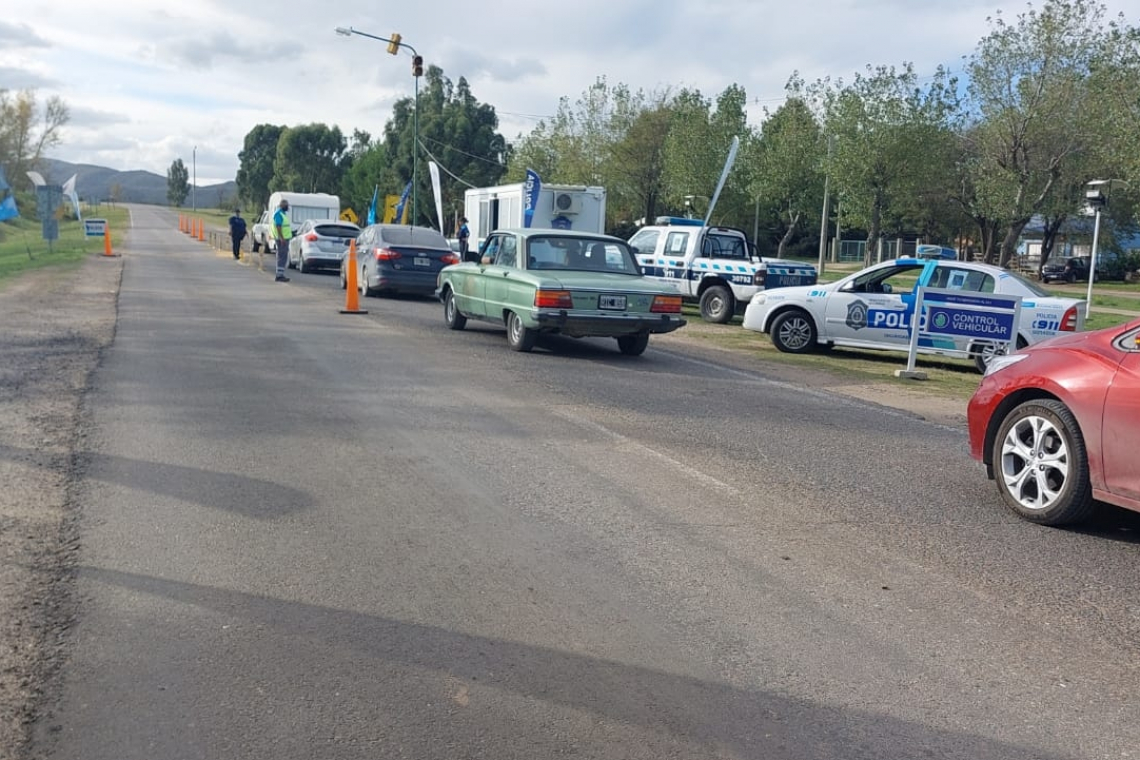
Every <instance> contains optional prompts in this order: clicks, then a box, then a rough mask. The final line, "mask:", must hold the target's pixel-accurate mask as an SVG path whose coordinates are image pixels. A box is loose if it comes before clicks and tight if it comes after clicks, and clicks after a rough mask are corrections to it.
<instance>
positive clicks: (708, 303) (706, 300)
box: [701, 285, 736, 325]
mask: <svg viewBox="0 0 1140 760" xmlns="http://www.w3.org/2000/svg"><path fill="white" fill-rule="evenodd" d="M735 313H736V299H734V298H733V297H732V291H731V290H729V289H728V288H726V287H725V286H723V285H712V286H710V287H709V288H708V289H707V290H705V292H704V293H701V319H703V320H705V321H706V322H714V323H716V324H718V325H723V324H725V323H727V322H728V321H730V320H731V319H732V315H733V314H735Z"/></svg>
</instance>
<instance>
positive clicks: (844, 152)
mask: <svg viewBox="0 0 1140 760" xmlns="http://www.w3.org/2000/svg"><path fill="white" fill-rule="evenodd" d="M955 90H956V83H955V82H954V80H953V79H952V78H950V77H949V75H948V74H947V73H946V72H945V71H944V70H941V69H940V70H939V71H938V72H936V73H935V75H934V76H933V77H932V81H931V82H930V84H929V85H927V87H926V88H925V89H923V88H921V87H919V84H918V78H917V76H916V75H915V73H914V68H913V67H912V66H911V65H910V64H909V63H908V64H904V66H903V68H902V70H901V71H897V70H896V69H895V68H894V67H893V66H891V67H888V66H879V67H876V68H873V67H870V66H868V67H867V71H866V73H865V74H856V75H855V78H854V80H853V81H852V82H851V84H849V85H846V86H844V85H843V84H842V82H837V83H835V84H832V83H831V82H830V81H829V80H821V81H819V82H817V83H816V84H815V85H814V86H813V87H812V88H810V89H809V93H810V94H811V96H812V97H813V98H817V99H818V102H819V103H821V104H822V108H823V113H824V115H825V116H824V132H825V133H826V134H827V135H828V136H829V137H830V138H832V140H833V150H832V152H831V158H830V159H829V160H828V164H827V166H828V171H829V173H830V176H831V178H832V182H833V183H834V186H835V187H836V190H837V195H838V196H839V197H840V198H842V203H843V212H844V220H845V224H847V225H848V226H850V225H855V226H858V227H860V228H862V229H865V230H866V231H867V247H866V254H865V256H866V258H865V263H867V264H870V263H871V262H872V261H873V260H874V257H875V255H876V251H877V249H878V244H879V240H880V238H881V237H882V235H883V232H884V223H885V222H887V223H889V222H890V221H891V220H892V219H897V218H898V216H899V213H898V211H899V209H898V208H897V206H896V205H895V204H897V203H898V202H899V201H900V199H903V198H905V197H906V195H907V193H909V192H911V191H913V189H914V188H915V187H916V186H918V185H920V184H922V183H923V182H926V181H927V180H926V179H924V178H927V177H929V176H931V175H933V174H937V172H938V169H939V167H938V162H939V161H940V160H941V154H940V153H939V152H938V151H931V150H930V145H931V142H932V141H937V142H939V143H940V144H941V143H942V142H943V141H947V140H950V138H951V136H952V131H951V127H950V125H951V124H952V123H953V122H952V120H953V117H954V115H955V114H956V113H957V98H956V95H955ZM896 231H899V230H896Z"/></svg>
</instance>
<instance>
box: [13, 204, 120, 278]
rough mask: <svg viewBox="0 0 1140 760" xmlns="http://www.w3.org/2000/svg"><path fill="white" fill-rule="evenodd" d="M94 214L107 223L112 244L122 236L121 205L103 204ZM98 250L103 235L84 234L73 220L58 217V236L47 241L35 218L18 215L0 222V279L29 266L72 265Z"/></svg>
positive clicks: (99, 249) (100, 250)
mask: <svg viewBox="0 0 1140 760" xmlns="http://www.w3.org/2000/svg"><path fill="white" fill-rule="evenodd" d="M89 216H90V217H94V216H95V214H89ZM98 218H101V219H106V220H107V221H108V223H109V224H110V226H111V244H112V246H114V245H115V244H116V243H117V241H121V240H122V234H123V231H124V230H126V228H127V212H126V210H125V209H113V208H108V207H106V206H104V207H102V208H100V209H99V211H98ZM102 253H103V239H102V238H87V237H85V236H84V234H83V225H82V224H80V223H79V222H77V221H75V220H64V221H61V222H60V223H59V239H58V240H55V241H52V242H51V243H50V244H49V243H48V241H46V240H44V239H43V235H42V226H41V224H40V222H39V221H37V220H33V219H25V218H22V217H21V218H17V219H11V220H9V221H6V222H0V282H2V281H4V280H8V279H11V278H12V277H14V276H16V275H18V274H20V273H21V272H26V271H28V270H31V269H40V268H42V267H54V266H65V267H66V266H75V265H77V264H78V263H79V262H80V261H82V260H83V259H85V258H87V257H88V256H93V255H96V254H99V255H101V254H102Z"/></svg>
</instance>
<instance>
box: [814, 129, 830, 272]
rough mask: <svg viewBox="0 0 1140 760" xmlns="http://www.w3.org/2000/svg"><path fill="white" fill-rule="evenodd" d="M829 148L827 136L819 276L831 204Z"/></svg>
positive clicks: (823, 259)
mask: <svg viewBox="0 0 1140 760" xmlns="http://www.w3.org/2000/svg"><path fill="white" fill-rule="evenodd" d="M831 146H832V137H831V135H828V136H827V171H825V172H824V174H823V214H822V216H821V218H820V221H819V265H818V267H817V269H818V270H819V274H823V267H824V262H826V261H827V212H828V206H829V205H830V202H831V196H830V195H829V192H830V190H831Z"/></svg>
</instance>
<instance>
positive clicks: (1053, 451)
mask: <svg viewBox="0 0 1140 760" xmlns="http://www.w3.org/2000/svg"><path fill="white" fill-rule="evenodd" d="M992 457H993V460H992V461H993V468H994V480H995V481H996V483H997V487H998V493H999V494H1001V498H1002V501H1004V502H1005V505H1006V506H1007V507H1009V509H1010V510H1012V511H1013V512H1014V514H1016V515H1018V516H1019V517H1022V518H1024V519H1026V520H1028V521H1030V522H1034V523H1038V524H1039V525H1054V526H1057V525H1072V524H1073V523H1078V522H1081V521H1082V520H1085V519H1087V518H1088V517H1089V516H1090V515H1091V514H1092V512H1093V509H1094V506H1095V503H1094V502H1093V499H1092V486H1091V484H1090V482H1089V460H1088V452H1087V450H1086V449H1085V439H1084V436H1083V435H1082V434H1081V429H1080V426H1079V425H1078V424H1077V420H1076V418H1075V417H1074V416H1073V413H1072V412H1070V411H1069V408H1068V407H1067V406H1065V405H1064V404H1062V403H1061V402H1060V401H1057V400H1056V399H1039V400H1036V401H1027V402H1025V403H1024V404H1021V405H1020V406H1018V407H1016V408H1015V409H1014V410H1013V411H1011V412H1010V413H1009V414H1007V415H1006V416H1005V419H1004V420H1002V423H1001V427H1000V428H998V432H997V436H996V437H995V438H994V443H993V450H992Z"/></svg>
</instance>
